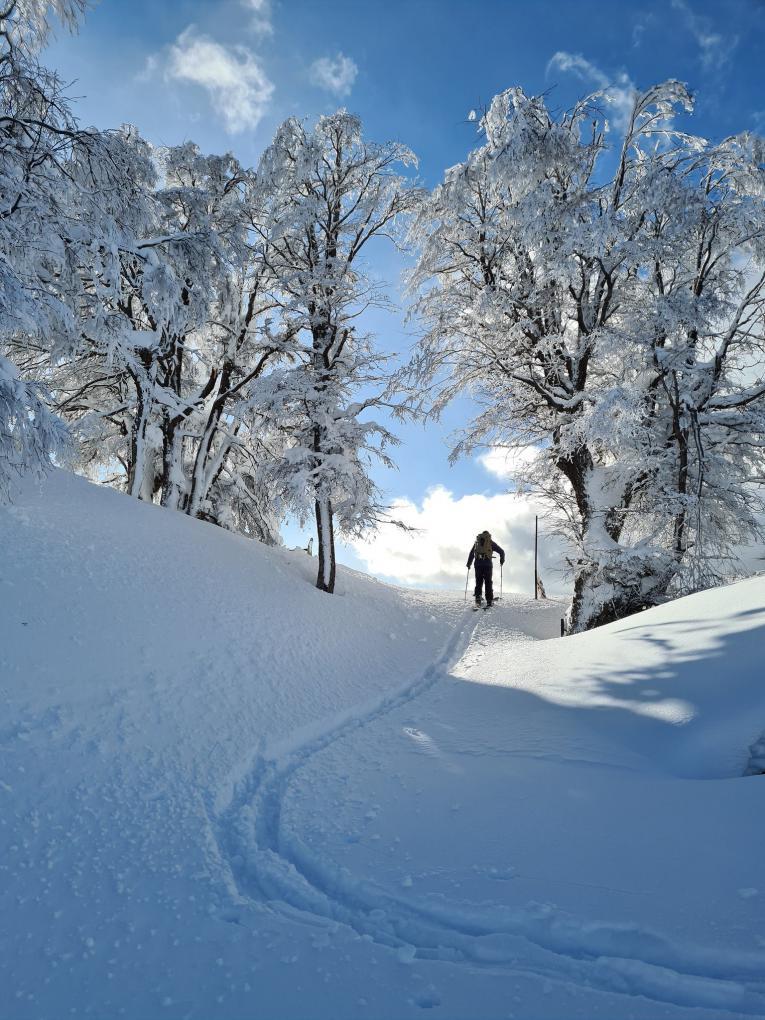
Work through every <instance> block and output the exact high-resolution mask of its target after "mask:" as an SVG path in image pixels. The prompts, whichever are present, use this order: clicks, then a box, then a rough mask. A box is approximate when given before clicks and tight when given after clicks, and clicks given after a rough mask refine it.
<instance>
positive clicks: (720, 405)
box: [409, 81, 765, 629]
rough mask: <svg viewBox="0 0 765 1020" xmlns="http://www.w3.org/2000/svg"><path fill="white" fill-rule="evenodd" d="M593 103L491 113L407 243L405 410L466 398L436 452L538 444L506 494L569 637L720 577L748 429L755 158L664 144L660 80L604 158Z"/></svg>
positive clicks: (757, 357)
mask: <svg viewBox="0 0 765 1020" xmlns="http://www.w3.org/2000/svg"><path fill="white" fill-rule="evenodd" d="M600 98H601V97H599V96H598V95H597V94H596V95H594V96H589V97H587V98H585V99H584V100H582V101H581V102H580V103H578V104H577V106H576V107H575V108H574V109H573V110H572V111H570V112H569V113H566V114H564V115H562V116H560V117H558V118H555V117H553V116H552V114H550V112H549V111H548V110H547V107H546V104H545V102H544V100H543V99H541V98H533V97H532V98H530V97H527V96H526V95H525V94H524V93H523V92H522V90H520V89H517V88H516V89H509V90H507V91H506V92H504V93H502V94H501V95H499V96H497V97H496V98H495V99H494V100H493V102H492V103H491V105H490V107H489V110H488V112H487V113H486V114H485V116H484V117H483V119H482V122H481V128H482V131H483V136H484V141H483V144H482V145H481V146H480V147H479V148H477V149H475V150H474V151H473V152H471V153H470V154H469V156H468V157H467V159H466V160H465V161H464V162H463V163H462V164H459V165H458V166H455V167H453V168H452V169H451V170H449V171H448V172H447V174H446V176H445V178H444V181H443V183H442V184H441V185H440V186H439V187H438V188H436V189H435V191H434V192H433V194H432V196H431V197H430V200H429V201H428V202H427V204H426V205H425V206H424V207H423V209H422V211H421V213H420V215H419V216H418V218H417V220H416V223H415V226H414V230H413V238H414V240H415V241H416V242H417V243H418V245H419V247H420V257H419V261H418V264H417V267H416V270H415V272H414V274H413V277H412V281H411V284H412V290H413V292H414V295H415V303H414V312H415V314H416V315H417V316H418V317H419V319H420V321H421V322H422V324H423V326H424V329H425V336H424V338H423V342H422V345H421V349H420V350H419V351H418V352H417V353H416V355H415V357H414V358H413V361H412V364H411V366H410V371H409V383H410V386H411V391H412V394H413V396H414V394H420V395H421V400H422V401H423V403H424V404H428V405H429V406H430V408H431V410H432V411H435V412H436V413H438V412H439V411H440V410H442V409H443V408H444V407H445V406H446V404H447V403H448V402H449V401H450V400H452V399H453V398H454V397H456V396H457V395H459V394H460V393H463V392H468V393H470V394H471V395H473V396H474V397H475V398H476V399H477V400H478V402H479V405H480V408H481V410H480V413H479V414H478V415H477V416H476V417H475V418H474V420H473V421H472V422H471V423H470V424H469V425H468V426H467V428H466V429H465V431H464V434H463V436H462V437H461V440H460V442H459V444H458V446H457V448H456V450H455V453H456V454H459V453H462V452H469V451H470V450H472V449H474V448H475V447H476V446H478V445H480V444H484V443H497V444H499V445H503V446H506V447H513V446H526V445H528V444H533V445H536V446H538V447H539V448H540V451H541V453H540V456H539V457H537V458H535V460H534V461H533V465H531V466H530V467H529V468H528V469H527V472H526V475H525V480H526V481H527V482H528V483H530V484H533V485H535V486H537V488H538V489H539V490H540V492H541V493H543V494H545V495H546V496H547V497H548V499H549V500H550V503H551V505H552V507H553V508H554V510H555V511H556V514H557V520H558V521H559V522H560V527H561V528H562V530H563V531H564V532H565V534H566V537H567V538H568V540H569V542H570V545H571V547H572V549H573V552H572V556H571V568H572V572H573V575H574V604H573V610H572V626H573V628H574V629H582V628H585V627H589V626H593V625H596V624H598V623H604V622H607V621H608V620H611V619H617V618H619V617H621V616H624V615H626V614H628V613H630V612H634V611H635V610H637V609H640V608H642V607H644V606H647V605H651V604H654V603H656V602H659V601H661V600H662V599H664V598H666V597H667V596H668V595H669V594H670V593H671V592H677V591H685V590H691V589H693V588H696V587H700V586H704V585H706V584H709V583H714V582H715V581H716V580H717V579H719V578H720V577H721V576H724V575H725V574H726V572H728V571H729V570H730V568H731V557H732V550H733V547H734V546H735V544H736V543H738V542H740V541H742V540H744V539H751V538H752V537H753V536H755V535H756V534H758V532H759V524H758V518H757V510H758V509H759V507H760V497H759V494H758V491H757V485H758V484H759V479H761V477H762V471H761V469H760V468H759V467H758V463H759V461H760V458H761V448H762V435H763V426H764V425H765V420H763V416H764V414H765V403H764V400H765V378H764V377H763V371H762V365H763V343H764V334H763V310H764V307H765V277H764V276H763V273H764V272H765V206H764V205H763V202H762V194H763V183H764V171H763V160H762V151H763V150H762V143H761V141H759V140H754V139H752V138H751V136H744V137H743V138H741V139H728V140H726V141H724V142H722V143H720V144H717V145H713V144H710V143H708V142H706V141H705V140H703V139H700V138H696V137H693V136H691V135H689V134H687V133H685V132H683V131H681V130H680V129H679V128H678V127H677V126H676V124H675V120H674V112H675V110H677V109H678V108H679V109H681V110H682V111H686V112H687V111H688V110H689V109H690V99H689V96H688V93H687V90H686V89H685V87H684V86H683V85H681V84H680V83H678V82H674V81H670V82H666V83H664V84H662V85H657V86H654V87H653V88H651V89H648V90H647V91H646V92H645V93H642V94H637V95H636V96H635V98H634V106H633V109H632V112H631V116H630V117H629V118H628V122H627V127H626V130H625V134H624V137H623V138H622V139H621V143H620V145H619V146H618V147H617V148H616V149H615V150H610V149H609V148H608V147H607V144H606V126H605V122H604V117H603V114H602V112H601V111H600V109H599V100H600ZM609 137H611V136H610V135H609ZM423 394H424V397H423V396H422V395H423Z"/></svg>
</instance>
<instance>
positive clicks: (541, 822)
mask: <svg viewBox="0 0 765 1020" xmlns="http://www.w3.org/2000/svg"><path fill="white" fill-rule="evenodd" d="M0 548H2V550H3V558H2V562H1V563H0V599H1V600H2V609H3V612H2V615H1V616H0V677H1V678H2V679H1V680H0V767H1V771H0V804H1V805H2V811H1V812H0V990H2V991H0V997H2V996H4V1001H2V1004H1V1005H0V1015H2V1017H3V1018H6V1017H8V1018H12V1020H21V1018H28V1017H29V1018H31V1017H44V1018H58V1017H63V1016H80V1015H93V1016H97V1017H107V1016H108V1017H113V1016H114V1017H116V1016H126V1017H134V1018H139V1017H140V1018H143V1017H154V1016H167V1017H187V1016H188V1017H199V1018H203V1017H205V1018H211V1017H220V1018H233V1017H241V1018H244V1017H249V1018H255V1017H262V1018H264V1020H265V1018H269V1020H273V1018H278V1017H285V1018H310V1017H315V1018H322V1020H324V1018H326V1020H330V1018H331V1020H339V1018H346V1017H347V1018H350V1017H354V1018H355V1017H370V1018H380V1020H382V1018H388V1020H391V1018H397V1017H402V1018H404V1017H417V1016H422V1010H423V1009H431V1010H432V1011H433V1015H436V1016H440V1017H449V1018H468V1017H485V1018H487V1020H488V1018H493V1017H503V1018H504V1017H510V1016H515V1017H518V1018H531V1017H535V1018H540V1020H541V1018H546V1020H557V1018H564V1017H565V1018H568V1017H583V1018H584V1017H586V1018H590V1017H603V1018H614V1017H620V1018H621V1017H628V1016H633V1017H641V1018H653V1017H672V1018H679V1017H683V1018H690V1017H695V1018H699V1020H703V1018H707V1020H711V1018H712V1017H716V1018H719V1017H735V1016H765V923H763V916H764V912H763V898H764V897H765V865H764V864H763V857H765V855H763V853H762V848H763V846H765V821H764V820H763V819H765V812H764V811H763V806H764V804H763V801H764V800H765V780H763V779H761V778H760V777H748V778H742V773H743V772H744V771H745V770H746V768H747V765H748V764H749V759H750V752H749V748H750V746H752V745H754V744H755V743H756V742H757V741H758V740H759V738H760V737H761V736H762V734H763V731H765V686H764V685H763V684H762V681H761V673H762V668H761V659H762V658H763V653H764V652H765V643H764V642H763V633H764V632H763V624H764V623H765V580H763V579H755V580H752V581H749V582H744V583H742V584H739V585H736V586H732V587H730V588H727V589H722V590H719V591H716V592H709V593H704V594H702V595H698V596H694V597H692V598H690V599H684V600H681V601H679V602H677V603H674V604H672V605H670V606H667V607H664V608H662V609H660V610H653V611H651V612H650V613H646V614H644V615H643V616H641V617H637V618H632V619H631V620H628V621H625V622H623V623H621V624H615V625H612V626H610V627H607V628H603V629H602V630H600V631H597V632H594V633H592V634H588V635H582V636H579V637H576V638H570V639H566V640H565V641H561V640H560V639H557V638H553V635H554V634H555V633H556V632H557V627H558V618H559V616H560V607H559V606H558V605H556V604H554V603H552V604H542V603H539V604H535V603H534V602H533V601H528V600H525V599H522V598H520V597H512V596H511V597H509V598H508V599H506V601H505V602H504V603H503V604H501V605H499V606H498V607H497V608H496V609H495V610H494V611H493V615H492V614H491V613H486V614H484V613H477V614H475V613H471V612H469V611H465V608H464V604H463V602H462V597H461V593H460V594H459V595H449V594H438V595H437V594H430V593H425V592H415V591H402V590H399V589H393V588H389V587H387V586H385V585H381V584H378V583H376V582H374V581H372V580H370V579H368V578H365V577H363V576H362V575H358V574H354V573H352V572H350V571H344V572H342V573H341V575H340V585H339V588H340V594H339V595H338V596H337V597H328V596H326V595H323V594H322V593H319V592H317V591H316V590H315V589H314V588H313V587H312V582H313V572H314V567H315V562H316V561H315V560H311V559H309V558H308V557H307V556H306V555H305V554H303V553H290V552H287V551H285V550H272V549H266V548H264V547H262V546H258V545H255V544H253V543H250V542H247V541H245V540H243V539H241V538H238V537H236V536H233V535H230V534H226V533H224V532H221V531H220V530H218V529H216V528H213V527H211V526H208V525H204V524H201V523H199V522H196V521H192V520H190V519H188V518H184V517H182V516H180V515H177V514H171V513H168V512H165V511H163V510H161V509H159V508H155V507H151V506H146V505H142V504H139V503H137V502H135V501H133V500H130V499H127V498H126V497H123V496H120V495H118V494H116V493H114V492H112V491H109V490H104V489H97V488H95V487H93V486H90V485H88V484H87V483H85V482H83V481H82V480H79V479H76V478H73V477H71V476H68V475H66V474H63V473H56V474H54V475H53V476H52V477H51V478H50V479H49V480H48V481H47V482H46V483H45V485H44V487H43V489H42V491H40V490H38V489H36V488H35V487H33V486H29V487H28V488H27V489H26V491H25V492H24V494H23V497H22V498H21V499H20V500H19V501H18V502H17V503H16V505H15V506H13V507H10V508H2V509H0ZM545 638H551V640H544V639H545ZM540 639H541V640H540Z"/></svg>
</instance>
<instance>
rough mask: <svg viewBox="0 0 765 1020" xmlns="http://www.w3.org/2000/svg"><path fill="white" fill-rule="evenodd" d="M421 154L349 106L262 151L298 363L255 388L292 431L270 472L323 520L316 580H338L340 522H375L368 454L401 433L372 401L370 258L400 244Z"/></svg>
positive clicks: (377, 376)
mask: <svg viewBox="0 0 765 1020" xmlns="http://www.w3.org/2000/svg"><path fill="white" fill-rule="evenodd" d="M412 163H414V157H413V155H412V153H411V152H410V151H409V150H408V149H407V148H405V147H404V146H403V145H400V144H398V143H390V144H386V145H376V144H372V143H370V142H367V141H365V140H364V139H363V137H362V130H361V123H360V121H359V119H358V118H357V117H355V116H352V115H350V114H348V113H346V112H345V111H339V112H338V113H336V114H334V115H332V116H329V117H322V118H321V119H320V120H319V121H318V123H317V124H316V126H315V127H314V128H313V130H308V129H307V128H306V127H305V126H304V125H303V124H301V123H300V122H298V121H297V120H293V119H291V120H288V121H287V122H286V123H285V124H283V125H282V127H281V128H280V129H279V131H278V132H277V135H276V138H275V140H274V142H273V144H272V146H271V147H270V148H269V150H268V151H267V152H266V153H265V154H264V157H263V159H262V161H261V165H260V167H259V170H258V181H259V186H260V188H261V189H263V194H264V195H265V196H267V200H266V201H265V202H264V205H268V206H269V207H270V208H271V210H272V212H271V216H270V218H269V220H268V223H269V231H270V234H269V237H268V242H269V248H268V251H267V252H265V253H264V257H265V259H266V262H267V264H268V266H269V268H270V271H271V273H272V276H273V279H274V281H275V282H274V293H275V296H276V300H277V301H278V304H279V309H280V318H281V330H282V343H283V344H284V345H285V346H284V352H285V353H286V354H288V356H289V360H290V364H287V365H283V366H281V367H279V368H276V369H275V370H274V371H273V372H271V373H270V374H269V375H268V376H267V377H265V378H264V379H263V380H262V382H261V385H260V387H259V388H258V391H257V393H258V397H257V399H258V406H259V412H260V413H261V414H263V415H264V416H265V417H266V418H267V420H269V421H270V422H271V423H272V424H273V427H274V428H276V429H278V430H279V431H280V432H281V433H282V434H283V435H284V436H285V437H286V439H287V449H286V451H285V453H284V455H283V456H282V457H281V458H280V459H279V460H278V461H277V462H276V463H275V465H274V472H273V477H274V483H275V485H276V487H277V489H278V491H280V492H281V493H282V494H283V495H284V498H285V500H286V501H287V503H288V505H289V506H290V507H291V508H292V509H293V510H294V511H296V512H297V513H298V514H299V515H300V516H302V517H303V518H305V517H307V515H308V514H309V513H313V514H314V515H315V519H316V528H317V534H318V551H319V571H318V577H317V582H316V584H317V587H318V588H320V589H321V590H323V591H327V592H332V591H333V590H334V586H335V547H334V529H335V522H337V524H338V525H339V527H340V529H341V530H342V531H343V532H346V533H352V532H355V531H358V530H359V529H363V528H365V527H368V526H370V525H373V524H375V523H376V522H377V520H378V518H379V516H380V512H381V509H382V507H381V502H380V498H379V493H378V491H377V489H376V487H375V485H374V483H373V482H372V480H371V478H370V474H369V471H370V457H381V458H382V459H383V460H384V461H385V462H386V463H388V460H387V455H386V453H385V448H386V446H387V445H388V444H390V443H391V442H392V441H393V437H392V435H391V434H390V432H389V431H388V430H387V428H386V427H385V426H384V425H382V424H380V423H378V422H375V421H374V420H371V419H370V418H369V417H367V415H366V414H365V412H373V411H374V409H375V408H378V409H379V408H381V407H387V408H388V409H390V407H391V405H390V401H389V398H388V396H387V383H388V379H387V376H388V369H387V359H386V358H384V357H382V356H381V355H380V354H379V353H377V352H376V351H375V348H374V344H373V341H372V338H371V337H370V336H369V335H368V334H365V333H364V332H362V330H361V328H360V321H362V316H363V314H364V312H365V310H366V309H367V308H368V307H369V306H370V305H372V304H374V303H379V302H381V301H382V300H383V296H382V294H381V291H380V289H379V288H378V287H377V286H376V284H375V282H374V281H373V280H372V278H371V276H370V275H369V273H368V272H367V271H366V270H365V267H364V265H363V262H362V253H363V252H364V251H365V249H366V246H367V244H368V243H369V242H370V241H371V240H372V239H373V238H376V237H387V238H389V239H391V240H392V241H393V242H394V243H400V240H401V231H400V228H401V225H402V223H403V222H404V221H405V220H406V218H407V217H408V216H409V215H410V214H411V213H412V212H413V211H414V210H415V209H416V208H417V205H418V203H419V201H420V197H421V196H420V192H419V190H418V189H417V188H416V187H414V186H413V184H412V183H411V182H409V181H408V180H407V179H406V178H405V177H403V176H402V175H401V172H400V171H401V168H404V167H406V166H408V165H411V164H412Z"/></svg>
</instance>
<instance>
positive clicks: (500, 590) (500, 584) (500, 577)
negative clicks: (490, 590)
mask: <svg viewBox="0 0 765 1020" xmlns="http://www.w3.org/2000/svg"><path fill="white" fill-rule="evenodd" d="M504 565H505V564H504V563H503V562H502V560H500V561H499V597H500V598H502V568H503V567H504Z"/></svg>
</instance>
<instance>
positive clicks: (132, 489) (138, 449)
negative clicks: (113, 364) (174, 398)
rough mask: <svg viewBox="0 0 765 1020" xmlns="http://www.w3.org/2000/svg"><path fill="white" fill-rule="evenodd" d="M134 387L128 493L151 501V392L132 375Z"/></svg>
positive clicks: (152, 471) (152, 462)
mask: <svg viewBox="0 0 765 1020" xmlns="http://www.w3.org/2000/svg"><path fill="white" fill-rule="evenodd" d="M133 380H134V382H135V388H136V413H135V418H134V419H133V426H132V428H131V431H130V467H129V470H128V493H129V494H130V495H131V496H135V497H136V499H143V500H146V501H147V502H151V500H152V497H153V494H154V451H153V449H150V448H149V443H148V437H147V430H148V426H149V416H150V414H151V393H150V391H149V392H146V391H145V387H144V386H143V384H142V381H141V379H140V378H138V377H137V376H135V375H134V376H133Z"/></svg>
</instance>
